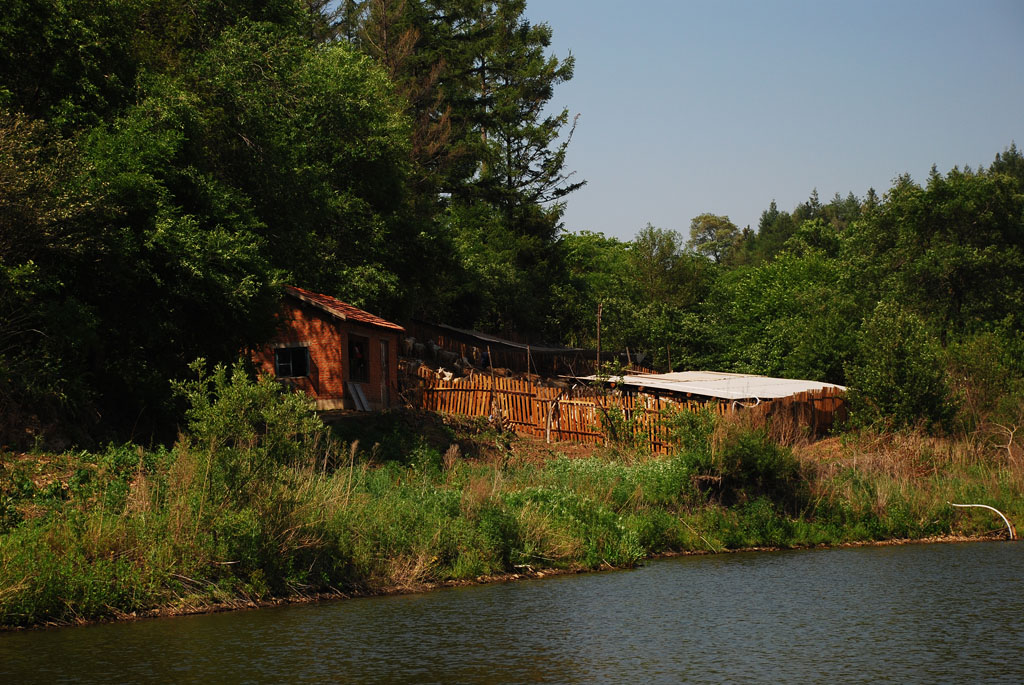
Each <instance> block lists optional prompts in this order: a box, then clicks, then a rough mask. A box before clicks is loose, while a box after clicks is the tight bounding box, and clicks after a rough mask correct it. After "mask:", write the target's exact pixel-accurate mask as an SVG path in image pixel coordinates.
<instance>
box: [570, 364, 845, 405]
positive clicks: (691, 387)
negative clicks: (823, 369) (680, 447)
mask: <svg viewBox="0 0 1024 685" xmlns="http://www.w3.org/2000/svg"><path fill="white" fill-rule="evenodd" d="M595 378H596V377H595V376H588V377H587V378H585V379H583V380H595ZM616 380H617V378H616ZM622 383H623V385H633V386H637V387H642V388H652V389H658V390H668V391H671V392H676V393H690V394H691V395H703V396H705V397H715V398H719V399H726V400H748V399H762V400H770V399H778V398H780V397H789V396H790V395H795V394H797V393H799V392H806V391H808V390H821V389H822V388H838V389H839V390H846V388H845V387H844V386H842V385H834V384H832V383H818V382H817V381H800V380H793V379H790V378H769V377H768V376H755V375H752V374H746V373H725V372H722V371H680V372H677V373H660V374H644V375H627V376H623V377H622Z"/></svg>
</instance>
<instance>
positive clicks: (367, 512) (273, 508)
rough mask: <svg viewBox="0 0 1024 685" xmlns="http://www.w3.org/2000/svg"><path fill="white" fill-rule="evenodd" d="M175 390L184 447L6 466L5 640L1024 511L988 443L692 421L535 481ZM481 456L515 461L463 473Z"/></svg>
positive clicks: (450, 452)
mask: <svg viewBox="0 0 1024 685" xmlns="http://www.w3.org/2000/svg"><path fill="white" fill-rule="evenodd" d="M182 391H183V392H184V393H185V394H186V396H187V397H188V398H189V400H190V402H191V404H192V407H193V410H192V412H191V413H190V416H189V428H188V431H187V432H186V433H185V434H183V435H182V437H181V439H180V440H179V441H178V443H177V444H176V445H175V446H174V447H173V448H171V449H155V450H144V449H141V448H138V447H136V446H132V445H121V446H111V447H109V448H108V449H106V450H104V451H102V452H99V453H95V454H90V453H78V454H71V455H64V456H60V457H44V456H37V457H23V458H20V459H17V460H15V459H14V458H13V455H5V456H4V460H3V462H2V464H3V470H2V472H0V493H2V497H3V499H0V504H2V506H0V514H2V516H0V624H3V625H7V626H15V625H34V624H41V623H48V622H53V623H73V622H76V621H79V620H91V619H100V618H116V617H120V616H124V615H131V614H132V613H142V612H147V611H150V610H153V609H156V608H164V609H168V610H189V609H192V608H202V607H206V606H210V605H216V604H220V605H228V606H231V605H235V604H241V603H246V602H249V601H253V600H261V599H266V598H270V597H293V596H302V595H312V594H314V593H320V592H347V593H351V592H364V593H372V592H380V591H387V590H395V589H403V588H416V587H422V586H423V585H424V584H426V583H434V582H440V581H447V580H464V579H476V578H479V577H482V576H492V575H495V574H503V573H510V572H518V571H523V570H529V569H540V568H549V567H555V568H569V569H594V568H601V567H608V566H615V567H622V566H630V565H633V564H635V563H637V562H638V561H640V560H641V559H643V558H644V557H646V556H649V555H652V554H657V553H661V552H667V551H721V550H725V549H735V548H746V547H764V546H776V547H785V546H800V545H817V544H837V543H842V542H849V541H868V540H883V539H889V538H920V537H926V536H931V535H940V534H950V533H962V534H972V535H973V534H980V533H986V532H990V531H997V530H998V529H999V525H997V522H994V521H993V520H992V518H991V517H990V516H987V515H986V514H985V513H984V512H979V511H967V512H964V511H957V510H954V509H952V508H951V507H949V506H948V505H947V504H946V502H948V501H964V502H970V503H985V504H990V505H993V506H996V507H998V508H1000V509H1002V510H1003V511H1004V512H1006V513H1007V514H1008V515H1010V516H1011V518H1014V517H1015V516H1016V517H1019V516H1020V514H1021V513H1024V495H1022V492H1024V488H1022V485H1024V482H1022V481H1024V478H1022V473H1021V463H1020V460H1019V454H1016V453H1013V451H1012V450H1010V451H1007V450H1000V449H999V448H998V447H993V446H992V445H986V444H982V443H980V442H979V443H977V444H968V443H967V442H963V441H961V442H949V441H940V440H936V439H933V438H928V437H925V436H922V435H919V434H916V433H901V434H874V433H869V432H862V433H857V434H852V435H850V436H847V437H845V438H842V439H840V438H832V439H830V440H827V441H824V442H818V443H804V444H797V445H796V446H794V447H785V446H781V445H780V444H778V443H777V442H776V441H774V440H772V439H771V438H770V427H765V426H756V425H749V424H744V423H743V422H735V421H734V422H729V423H721V422H716V421H710V420H703V419H702V418H701V417H697V419H681V421H683V422H684V423H683V424H680V426H677V428H678V435H677V437H678V439H679V443H680V445H681V447H680V449H679V450H678V451H677V452H676V454H674V455H672V456H669V457H658V456H652V455H649V454H644V453H642V452H638V451H636V450H635V449H633V448H631V447H629V446H619V447H618V448H616V449H611V450H600V451H597V452H595V453H594V455H593V456H592V457H589V458H575V459H570V458H566V457H559V456H556V457H554V458H552V459H550V460H548V461H547V462H546V463H544V464H538V463H535V462H534V461H530V460H518V459H516V458H514V455H515V453H516V448H517V439H514V438H510V437H508V436H496V435H493V434H487V433H481V434H478V435H472V436H467V435H455V434H452V433H445V432H444V431H435V433H437V435H435V439H434V440H433V441H432V442H428V441H426V440H424V439H421V438H419V437H417V436H416V435H414V434H411V433H407V432H406V433H403V432H401V431H398V432H396V431H395V430H393V428H394V427H395V426H398V427H402V426H405V427H408V425H409V421H410V419H409V417H408V416H405V415H398V416H394V417H391V419H390V420H392V421H393V424H394V425H393V426H392V428H390V429H389V428H387V427H386V426H384V427H382V428H383V429H382V430H380V431H379V435H380V436H381V438H380V440H379V441H373V440H372V436H364V437H363V440H362V441H361V442H358V443H356V442H350V441H342V440H340V439H339V438H338V437H337V436H336V435H332V433H331V432H329V431H327V430H326V429H324V428H323V426H322V425H321V424H319V422H318V420H316V417H315V416H314V415H313V413H312V411H311V409H310V408H309V406H308V405H307V404H305V403H304V400H303V399H302V397H301V396H296V395H286V394H282V393H281V392H280V389H279V388H278V387H277V386H276V385H274V384H272V383H268V382H265V381H261V382H259V383H256V382H252V381H249V380H247V379H246V378H245V377H244V375H242V374H241V372H240V371H239V370H235V371H234V372H233V373H232V372H228V371H226V370H223V369H221V370H218V371H216V372H215V373H214V374H213V375H212V376H210V377H201V378H200V379H199V380H198V381H196V382H195V383H194V384H192V385H190V386H187V387H183V388H182ZM388 420H389V419H388V418H387V417H384V418H383V419H381V421H382V422H387V421H388ZM686 421H688V422H689V423H685V422H686ZM474 441H476V443H477V444H482V443H485V442H491V443H499V444H500V446H501V450H500V451H499V452H491V454H495V455H497V456H494V457H493V458H487V457H486V456H476V457H473V458H466V457H465V456H463V454H464V453H473V452H474V448H473V447H472V443H473V442H474ZM520 444H521V443H520ZM457 445H465V446H466V447H465V449H463V448H460V447H458V446H457ZM479 454H480V455H486V454H487V451H486V450H479ZM510 455H511V456H510Z"/></svg>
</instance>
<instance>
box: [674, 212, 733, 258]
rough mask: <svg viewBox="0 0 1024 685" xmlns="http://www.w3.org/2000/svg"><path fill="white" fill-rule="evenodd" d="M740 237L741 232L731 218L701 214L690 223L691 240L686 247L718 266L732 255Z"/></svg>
mask: <svg viewBox="0 0 1024 685" xmlns="http://www.w3.org/2000/svg"><path fill="white" fill-rule="evenodd" d="M739 237H740V230H739V229H738V228H736V224H734V223H733V222H731V221H729V217H727V216H719V215H716V214H701V215H699V216H695V217H694V218H693V220H692V221H691V222H690V240H689V241H687V243H686V246H687V248H688V249H690V250H692V251H693V252H696V253H698V254H701V255H704V256H705V257H707V258H708V259H710V260H711V261H713V262H715V263H716V264H723V263H725V261H726V260H727V259H728V258H729V255H731V254H732V251H733V249H734V248H735V246H736V243H737V241H738V239H739Z"/></svg>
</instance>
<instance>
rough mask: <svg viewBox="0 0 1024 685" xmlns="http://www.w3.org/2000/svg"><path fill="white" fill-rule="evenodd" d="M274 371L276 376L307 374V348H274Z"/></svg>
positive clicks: (291, 376)
mask: <svg viewBox="0 0 1024 685" xmlns="http://www.w3.org/2000/svg"><path fill="white" fill-rule="evenodd" d="M274 373H276V374H277V377H278V378H297V377H300V376H308V375H309V349H308V348H306V347H279V348H277V349H276V350H274Z"/></svg>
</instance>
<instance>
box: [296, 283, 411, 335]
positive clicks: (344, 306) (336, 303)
mask: <svg viewBox="0 0 1024 685" xmlns="http://www.w3.org/2000/svg"><path fill="white" fill-rule="evenodd" d="M284 288H285V292H287V293H288V294H289V295H291V296H292V297H294V298H296V299H299V300H301V301H303V302H305V303H307V304H310V305H312V306H314V307H316V308H317V309H319V310H321V311H323V312H326V313H327V314H330V315H331V316H333V317H334V318H336V319H339V320H341V321H353V322H356V323H361V324H366V325H368V326H376V327H377V328H387V329H390V330H393V331H396V332H403V331H405V329H404V328H402V327H401V326H399V325H398V324H397V323H391V322H390V321H387V320H386V319H382V318H380V317H379V316H374V315H373V314H371V313H369V312H364V311H363V310H362V309H359V308H358V307H353V306H352V305H350V304H348V303H347V302H342V301H341V300H339V299H338V298H336V297H331V296H330V295H323V294H321V293H314V292H311V291H309V290H304V289H302V288H298V287H296V286H294V285H286V286H285V287H284Z"/></svg>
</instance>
